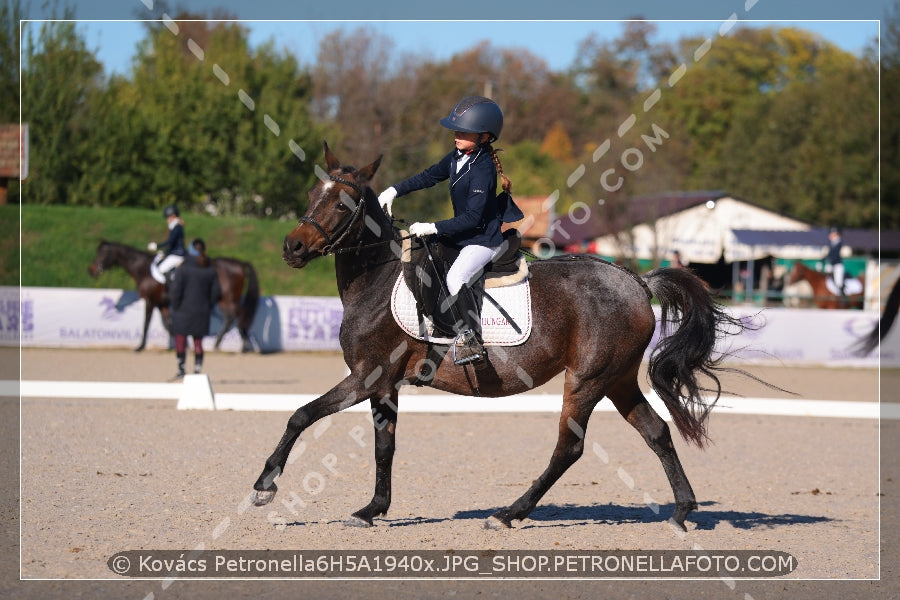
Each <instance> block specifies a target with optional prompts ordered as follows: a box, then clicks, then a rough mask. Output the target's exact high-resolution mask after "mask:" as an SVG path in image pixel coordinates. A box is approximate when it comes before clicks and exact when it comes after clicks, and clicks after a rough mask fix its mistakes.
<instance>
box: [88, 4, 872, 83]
mask: <svg viewBox="0 0 900 600" xmlns="http://www.w3.org/2000/svg"><path fill="white" fill-rule="evenodd" d="M148 1H149V0H148ZM139 6H141V5H140V4H139ZM727 16H728V15H726V18H727ZM724 22H725V18H723V19H720V20H704V21H696V20H695V21H658V22H656V23H655V24H656V26H657V28H658V33H657V39H658V40H667V41H674V40H677V39H678V38H680V37H683V36H686V35H698V36H705V37H711V38H713V39H714V38H715V37H716V36H717V35H718V31H719V27H720V26H721V25H722V23H724ZM740 25H742V26H754V27H762V26H769V25H774V26H779V27H798V28H802V29H805V30H808V31H811V32H813V33H815V34H817V35H820V36H821V37H823V38H824V39H826V40H828V41H830V42H832V43H834V44H836V45H837V46H839V47H841V48H843V49H844V50H847V51H849V52H854V53H859V52H861V51H862V50H863V48H865V47H866V46H867V45H868V44H870V43H871V42H873V40H875V39H876V38H877V36H878V26H879V24H878V22H877V21H872V20H869V21H819V20H799V21H798V20H779V21H749V20H748V21H742V22H741V23H740ZM157 26H159V27H163V26H164V25H162V24H161V23H160V24H158V25H157ZM246 26H247V27H248V28H249V30H250V32H251V33H250V41H251V44H252V45H256V44H259V43H262V42H264V41H267V40H274V41H275V44H276V47H278V48H283V49H285V50H287V51H289V52H290V53H291V54H293V55H294V56H296V57H297V58H298V59H299V60H300V62H301V63H304V64H311V63H312V62H314V60H315V55H316V49H317V47H318V43H319V41H320V40H321V39H322V38H323V37H324V36H325V35H327V34H328V33H330V32H332V31H334V30H335V29H344V30H345V31H352V30H354V29H356V28H358V27H369V28H371V29H373V30H374V31H376V32H377V33H379V34H382V35H384V36H386V37H388V38H390V39H391V40H393V42H394V44H395V50H396V51H397V52H398V53H415V54H416V55H419V56H428V57H431V58H435V59H447V58H449V57H450V56H452V55H453V54H456V53H459V52H461V51H463V50H466V49H468V48H471V47H472V46H474V45H476V44H478V43H479V42H481V41H484V40H489V41H490V42H491V44H492V45H493V46H494V47H497V48H525V49H527V50H528V51H529V52H531V53H532V54H534V55H537V56H539V57H541V58H543V59H544V60H545V61H546V62H547V63H548V65H549V67H550V68H551V69H554V70H563V69H565V68H567V67H569V66H571V65H572V63H573V61H574V60H575V56H576V52H577V48H578V44H579V43H580V42H581V41H583V40H584V39H585V38H587V37H588V36H589V35H591V34H593V35H595V36H596V37H597V38H598V39H600V40H604V39H605V40H609V39H613V38H615V37H617V36H619V35H620V34H621V32H622V24H621V22H618V21H480V22H459V21H455V22H454V21H374V22H372V21H369V22H366V21H247V22H246ZM79 28H80V29H81V31H82V33H83V35H84V36H85V39H86V41H87V44H88V47H89V48H90V49H91V50H93V51H95V52H97V56H98V58H99V59H100V60H101V62H103V63H104V66H105V67H106V69H107V72H108V73H109V72H117V73H120V74H124V73H127V71H128V68H129V65H130V61H131V58H132V57H133V55H134V52H135V45H136V43H137V41H138V40H140V39H142V38H143V37H144V36H145V31H144V28H145V25H144V24H142V23H141V22H139V21H81V22H80V23H79Z"/></svg>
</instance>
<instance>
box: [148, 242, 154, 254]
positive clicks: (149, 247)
mask: <svg viewBox="0 0 900 600" xmlns="http://www.w3.org/2000/svg"><path fill="white" fill-rule="evenodd" d="M147 250H149V251H150V252H156V242H150V243H149V244H147Z"/></svg>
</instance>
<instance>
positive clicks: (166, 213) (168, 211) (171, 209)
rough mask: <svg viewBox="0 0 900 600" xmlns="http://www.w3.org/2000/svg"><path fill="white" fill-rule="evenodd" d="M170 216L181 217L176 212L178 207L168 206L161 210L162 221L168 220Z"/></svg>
mask: <svg viewBox="0 0 900 600" xmlns="http://www.w3.org/2000/svg"><path fill="white" fill-rule="evenodd" d="M172 215H175V216H176V217H178V216H181V213H180V212H178V207H177V206H175V205H174V204H170V205H169V206H167V207H165V208H164V209H163V218H164V219H168V218H169V217H171V216H172Z"/></svg>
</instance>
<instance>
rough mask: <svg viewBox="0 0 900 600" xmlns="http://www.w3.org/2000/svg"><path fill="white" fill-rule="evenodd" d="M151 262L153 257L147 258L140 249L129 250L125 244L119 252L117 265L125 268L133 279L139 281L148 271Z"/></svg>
mask: <svg viewBox="0 0 900 600" xmlns="http://www.w3.org/2000/svg"><path fill="white" fill-rule="evenodd" d="M151 262H153V259H152V258H148V257H147V255H145V254H144V253H142V252H141V251H140V250H131V251H130V252H129V249H128V248H127V247H125V246H123V247H122V250H121V252H120V254H119V266H121V267H122V268H123V269H125V271H126V272H127V273H128V274H129V275H131V277H132V278H133V279H134V280H135V281H139V280H140V279H141V278H143V277H144V276H146V275H148V274H149V273H150V263H151Z"/></svg>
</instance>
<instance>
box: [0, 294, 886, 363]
mask: <svg viewBox="0 0 900 600" xmlns="http://www.w3.org/2000/svg"><path fill="white" fill-rule="evenodd" d="M655 308H656V311H657V316H659V307H655ZM729 310H730V311H731V312H732V314H734V315H736V316H738V317H739V318H740V319H742V321H744V322H745V323H746V324H747V325H749V326H750V327H749V329H748V330H747V331H745V332H744V333H743V334H742V335H740V336H733V337H727V338H726V339H725V340H724V341H723V342H722V344H720V346H719V348H718V349H719V350H720V351H721V352H724V353H726V354H729V355H730V356H732V357H733V358H734V360H736V361H740V362H751V363H769V364H828V365H838V366H863V367H874V366H878V365H879V353H878V352H877V351H876V352H873V353H872V354H871V355H869V356H867V357H859V356H856V355H855V354H854V353H853V346H854V344H855V343H856V342H857V341H858V340H859V339H860V338H861V337H863V336H864V335H865V334H867V333H868V332H869V331H870V330H871V329H872V328H873V327H875V326H876V325H877V322H878V319H879V317H880V315H879V314H878V312H876V311H870V310H819V309H794V308H790V309H789V308H768V309H760V308H754V307H751V306H747V307H734V308H730V309H729ZM342 317H343V307H342V305H341V301H340V299H339V298H335V297H303V296H265V297H263V298H261V299H260V304H259V308H258V309H257V313H256V318H255V320H254V322H253V327H252V328H251V330H250V336H251V338H252V340H253V344H254V346H255V348H256V350H258V351H260V352H263V353H267V352H282V351H289V352H290V351H308V350H340V343H339V335H340V329H341V319H342ZM143 323H144V302H143V300H141V299H140V298H139V297H138V295H137V293H136V292H134V291H131V290H128V291H123V290H114V289H75V288H39V287H28V288H22V289H21V297H20V289H19V288H15V287H0V345H4V346H18V345H19V343H20V341H21V345H22V346H23V347H49V348H90V347H104V348H116V347H121V348H135V347H137V346H138V345H139V344H140V341H141V335H142V331H143ZM222 324H223V321H222V315H221V313H220V312H219V310H218V308H216V310H215V311H214V312H213V317H212V320H211V322H210V331H211V337H210V338H207V339H206V341H205V345H206V347H207V348H211V347H212V343H213V339H212V338H213V337H214V336H215V335H216V334H217V333H218V331H219V330H220V329H221V327H222ZM659 329H660V328H659V325H658V326H657V331H656V333H655V334H654V338H653V341H652V342H651V344H650V348H648V351H647V354H646V355H647V356H649V353H650V351H651V350H652V348H654V347H655V345H656V342H657V340H658V339H659V335H660V331H659ZM20 331H21V338H20V337H19V334H20ZM147 347H150V348H171V347H172V340H171V338H170V336H169V334H168V332H167V331H166V330H165V328H164V327H163V325H162V320H161V318H160V315H159V312H158V311H154V313H153V316H152V318H151V321H150V328H149V331H148V335H147ZM221 349H222V350H225V351H235V352H236V351H240V349H241V338H240V335H239V333H238V331H237V329H235V328H232V329H231V330H230V331H228V332H227V333H226V335H225V336H224V338H223V340H222V345H221ZM880 361H881V362H880V364H881V366H884V367H898V366H900V327H896V328H894V330H892V331H891V333H890V335H889V336H888V337H887V338H886V339H885V340H884V342H883V343H882V345H881V352H880Z"/></svg>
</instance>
